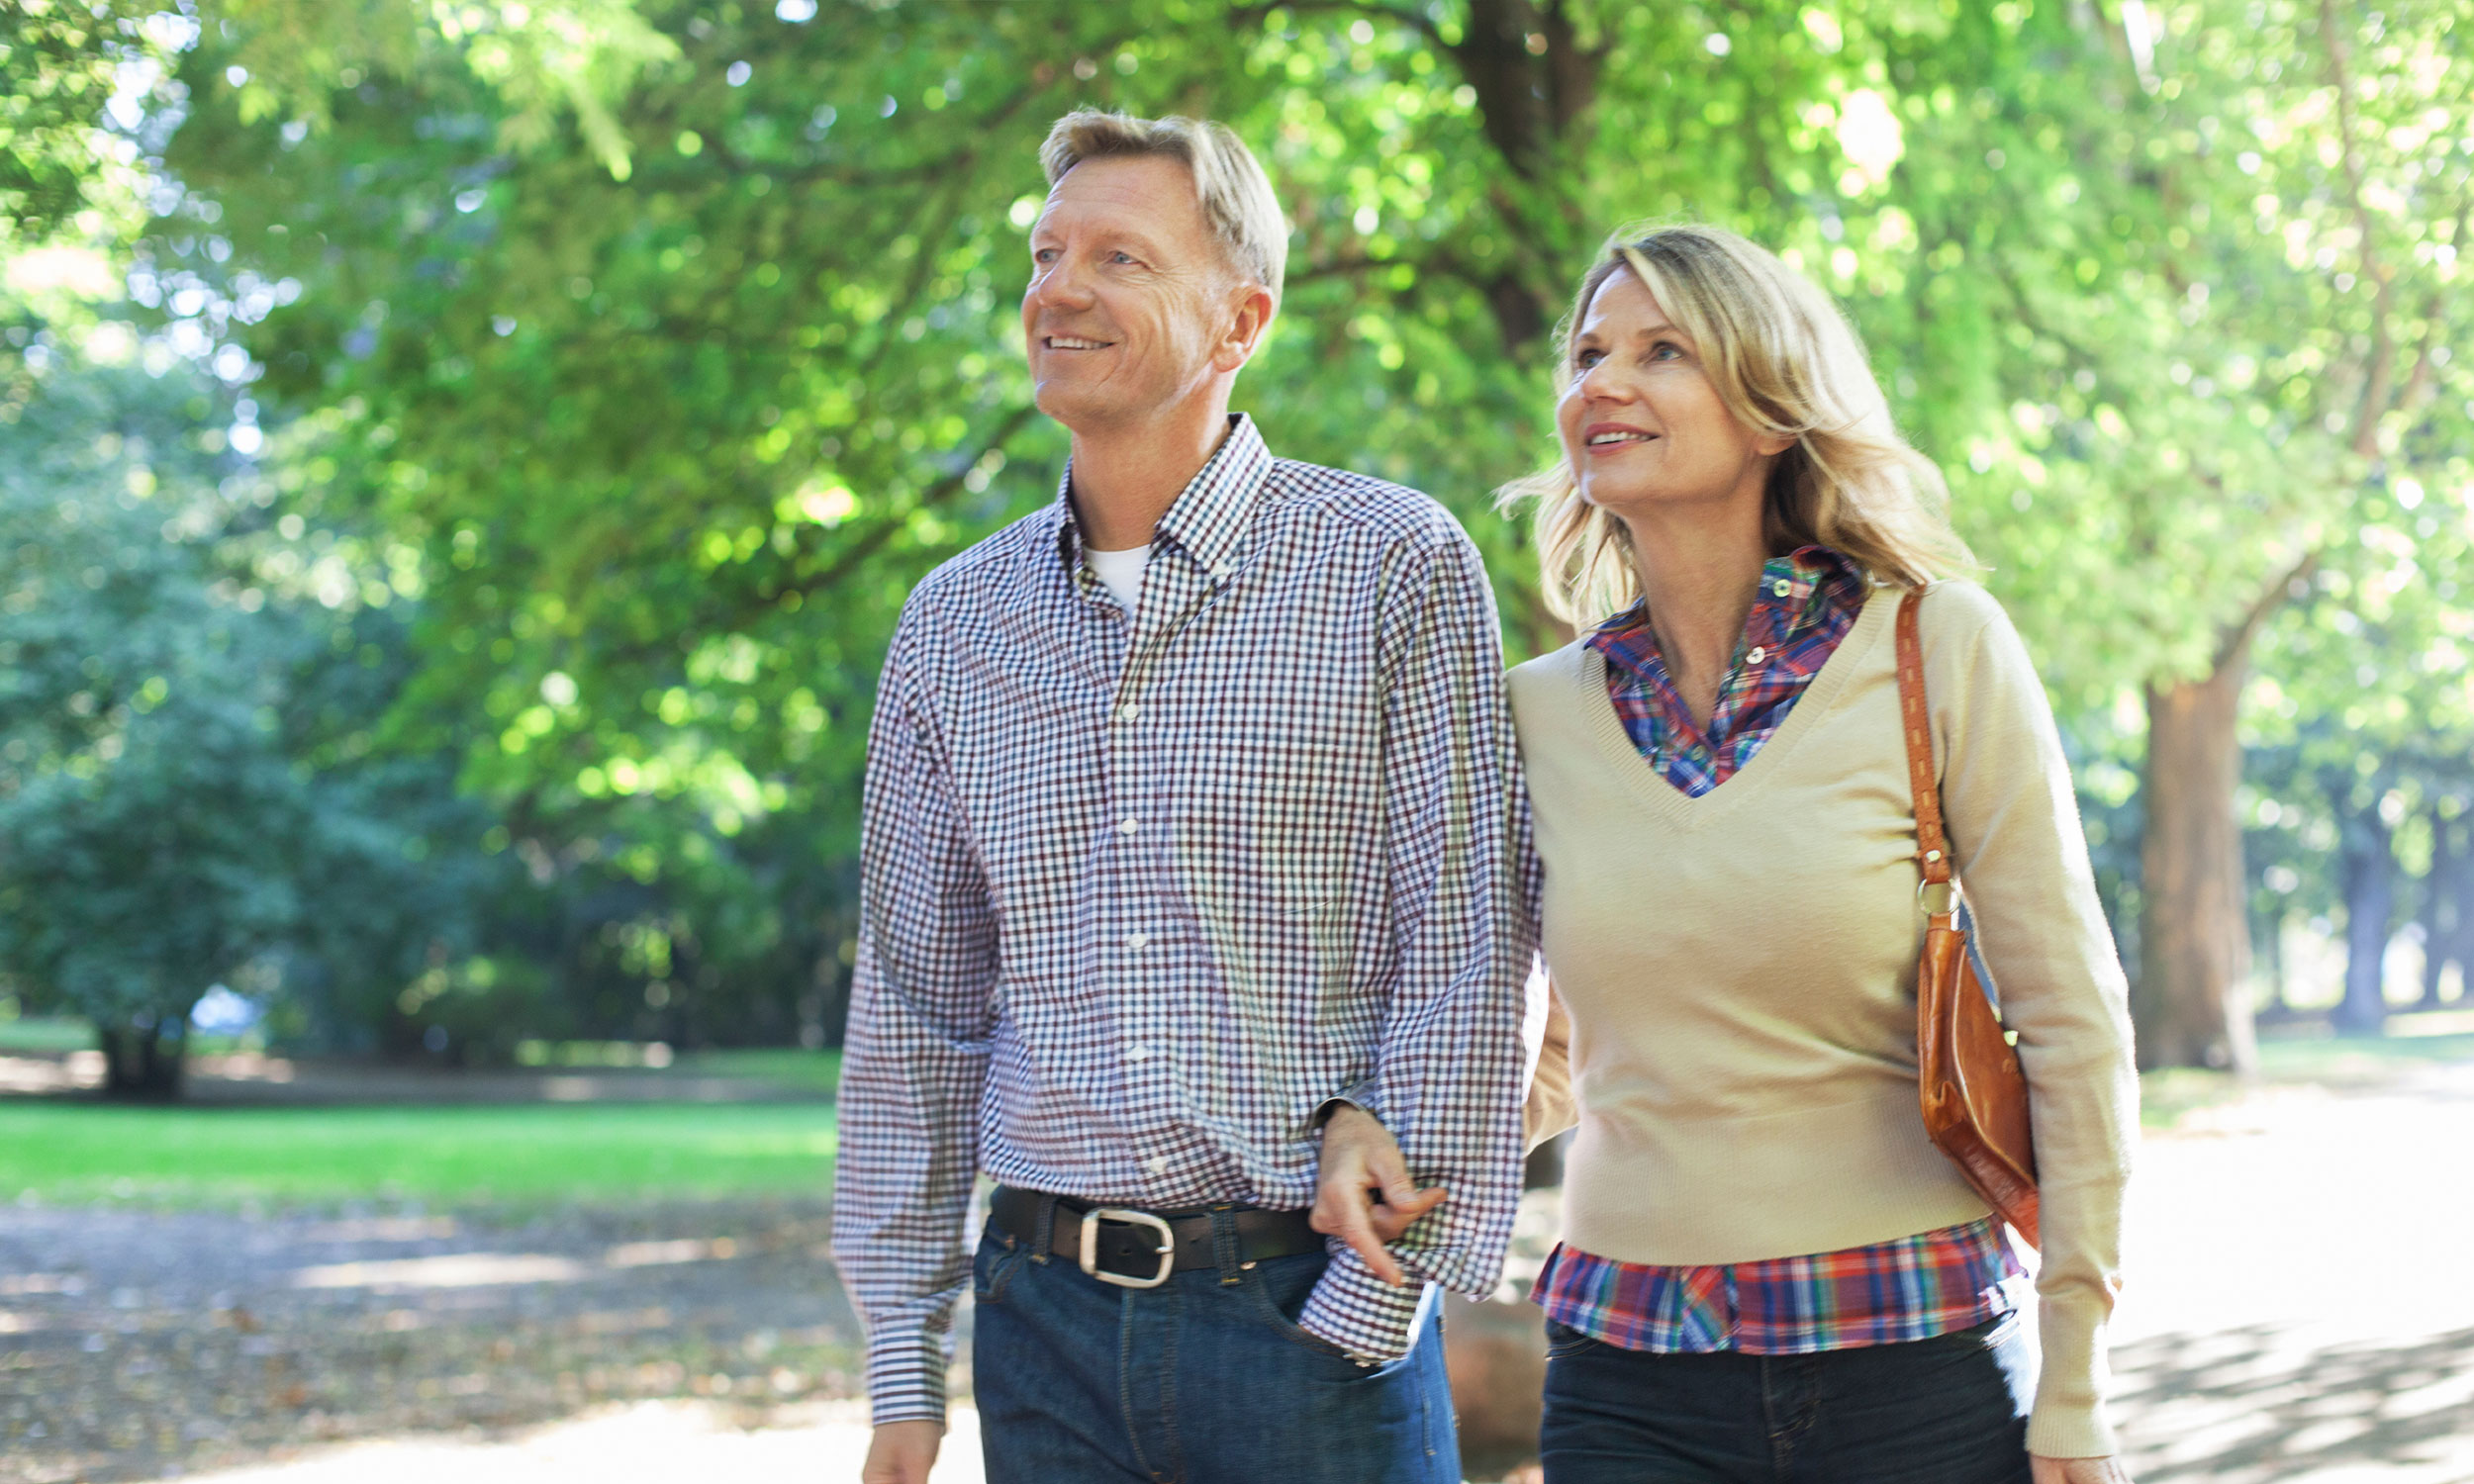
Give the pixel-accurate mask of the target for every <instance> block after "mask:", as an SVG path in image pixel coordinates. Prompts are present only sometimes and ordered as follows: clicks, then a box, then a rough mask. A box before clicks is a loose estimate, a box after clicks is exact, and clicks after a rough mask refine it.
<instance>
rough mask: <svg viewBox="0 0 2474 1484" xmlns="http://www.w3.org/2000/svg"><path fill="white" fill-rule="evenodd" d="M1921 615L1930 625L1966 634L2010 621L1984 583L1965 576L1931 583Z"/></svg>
mask: <svg viewBox="0 0 2474 1484" xmlns="http://www.w3.org/2000/svg"><path fill="white" fill-rule="evenodd" d="M1921 616H1922V617H1923V620H1924V622H1925V623H1926V624H1927V625H1932V624H1937V623H1938V624H1940V625H1941V626H1942V627H1943V628H1945V629H1951V630H1956V631H1958V632H1962V633H1973V632H1975V631H1977V630H1980V629H1984V628H1987V627H1990V626H1992V625H1994V624H2004V625H2006V624H2008V623H2009V622H2010V615H2009V614H2007V613H2005V612H2004V611H2003V610H2002V603H2001V600H2000V599H1998V598H1995V597H1994V596H1993V595H1992V594H1990V593H1988V592H1986V591H1985V590H1984V587H1983V585H1982V584H1980V583H1972V582H1969V581H1968V580H1967V579H1965V578H1963V577H1946V578H1943V579H1942V580H1940V581H1939V582H1936V583H1933V584H1931V585H1929V586H1927V587H1926V589H1925V590H1924V612H1923V614H1922V615H1921Z"/></svg>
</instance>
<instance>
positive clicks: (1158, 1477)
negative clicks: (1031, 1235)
mask: <svg viewBox="0 0 2474 1484" xmlns="http://www.w3.org/2000/svg"><path fill="white" fill-rule="evenodd" d="M1066 1219H1070V1218H1066ZM1222 1250H1223V1251H1224V1252H1233V1246H1232V1244H1229V1243H1223V1244H1222ZM1330 1260H1331V1259H1330V1258H1329V1257H1327V1256H1325V1255H1324V1254H1323V1253H1321V1252H1305V1253H1300V1254H1298V1255H1296V1256H1291V1257H1272V1258H1268V1259H1266V1260H1263V1261H1260V1262H1257V1263H1255V1264H1253V1265H1252V1266H1251V1267H1242V1266H1239V1265H1237V1264H1235V1263H1234V1262H1233V1261H1232V1262H1230V1263H1229V1264H1228V1265H1225V1266H1222V1267H1219V1268H1207V1267H1206V1268H1195V1269H1192V1270H1189V1271H1187V1272H1181V1273H1176V1274H1173V1275H1172V1276H1171V1277H1170V1278H1169V1280H1168V1282H1167V1283H1165V1284H1163V1285H1161V1286H1160V1287H1158V1288H1150V1289H1136V1288H1118V1287H1114V1286H1112V1285H1109V1284H1106V1283H1102V1282H1100V1281H1099V1280H1097V1279H1096V1278H1093V1277H1090V1276H1088V1275H1086V1274H1085V1273H1084V1272H1083V1271H1082V1270H1081V1269H1080V1268H1078V1267H1076V1266H1075V1265H1074V1263H1073V1262H1072V1260H1071V1259H1069V1258H1065V1257H1048V1258H1046V1259H1045V1260H1042V1259H1041V1258H1040V1257H1038V1256H1034V1255H1033V1253H1032V1251H1031V1243H1030V1242H1029V1241H1026V1240H1015V1239H1012V1238H1008V1237H1007V1236H1005V1235H1004V1234H1002V1233H1000V1232H999V1231H998V1230H997V1229H996V1228H995V1227H993V1226H992V1227H991V1228H989V1230H988V1231H987V1232H986V1233H985V1234H984V1235H983V1236H982V1237H981V1239H980V1247H979V1253H978V1255H977V1256H976V1257H975V1258H974V1259H973V1262H972V1265H971V1283H972V1289H973V1293H974V1295H975V1299H976V1310H975V1313H974V1317H973V1320H972V1341H971V1347H972V1362H971V1370H972V1384H973V1386H974V1388H975V1389H976V1391H977V1393H978V1401H979V1410H980V1439H981V1445H982V1447H983V1448H984V1449H985V1451H986V1454H987V1459H988V1478H989V1484H1063V1481H1067V1480H1073V1481H1076V1484H1086V1481H1092V1484H1096V1481H1102V1480H1118V1481H1127V1484H1266V1481H1272V1480H1277V1481H1279V1484H1459V1481H1460V1477H1461V1458H1460V1447H1459V1443H1458V1440H1457V1438H1455V1436H1454V1434H1453V1431H1452V1392H1451V1387H1450V1385H1449V1383H1448V1382H1447V1381H1446V1380H1445V1378H1444V1370H1443V1328H1442V1323H1441V1318H1440V1315H1439V1314H1438V1315H1436V1316H1435V1317H1431V1318H1428V1319H1427V1320H1426V1321H1425V1322H1424V1326H1423V1328H1422V1329H1421V1330H1420V1332H1419V1333H1418V1335H1417V1341H1416V1344H1415V1345H1412V1346H1411V1347H1410V1349H1409V1353H1408V1354H1407V1355H1406V1356H1404V1357H1402V1358H1401V1359H1398V1360H1395V1361H1393V1362H1391V1363H1390V1364H1388V1365H1380V1366H1366V1367H1361V1366H1360V1365H1359V1364H1358V1363H1357V1362H1356V1361H1354V1360H1351V1359H1350V1358H1349V1357H1348V1356H1347V1355H1345V1354H1343V1353H1341V1352H1340V1351H1339V1350H1338V1349H1337V1348H1336V1347H1334V1346H1332V1345H1327V1344H1325V1343H1324V1342H1323V1341H1321V1340H1318V1339H1316V1338H1315V1337H1314V1336H1312V1335H1309V1334H1307V1333H1306V1332H1305V1331H1304V1330H1301V1329H1299V1328H1298V1327H1297V1325H1296V1315H1297V1312H1298V1310H1300V1309H1302V1308H1303V1307H1304V1306H1305V1300H1306V1295H1307V1294H1308V1293H1310V1292H1311V1291H1312V1290H1313V1288H1314V1282H1315V1279H1317V1278H1319V1277H1321V1276H1322V1273H1323V1269H1324V1267H1325V1266H1326V1265H1327V1264H1328V1263H1329V1262H1330Z"/></svg>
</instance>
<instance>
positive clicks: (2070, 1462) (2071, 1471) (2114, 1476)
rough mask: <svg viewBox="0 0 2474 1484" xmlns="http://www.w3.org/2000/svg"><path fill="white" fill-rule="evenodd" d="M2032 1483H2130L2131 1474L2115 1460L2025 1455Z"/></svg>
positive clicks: (2039, 1454)
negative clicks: (2033, 1480) (2033, 1481)
mask: <svg viewBox="0 0 2474 1484" xmlns="http://www.w3.org/2000/svg"><path fill="white" fill-rule="evenodd" d="M2028 1470H2029V1473H2030V1475H2031V1476H2032V1477H2033V1478H2034V1479H2035V1481H2036V1484H2131V1471H2130V1470H2129V1469H2127V1468H2124V1467H2123V1466H2122V1463H2121V1460H2119V1459H2116V1458H2047V1457H2046V1456H2045V1455H2043V1454H2042V1453H2032V1454H2030V1455H2029V1456H2028Z"/></svg>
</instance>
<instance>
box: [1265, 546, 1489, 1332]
mask: <svg viewBox="0 0 2474 1484" xmlns="http://www.w3.org/2000/svg"><path fill="white" fill-rule="evenodd" d="M1390 587H1391V589H1392V591H1390V592H1388V593H1386V594H1385V595H1384V598H1383V600H1382V606H1381V612H1382V615H1383V616H1382V624H1383V631H1382V635H1381V638H1380V642H1381V645H1382V650H1383V653H1382V670H1381V674H1382V680H1383V686H1384V696H1383V706H1384V715H1383V729H1384V735H1383V769H1384V789H1385V796H1384V803H1383V822H1384V828H1385V833H1386V838H1387V842H1388V850H1389V859H1388V861H1387V863H1386V865H1387V868H1388V870H1389V873H1390V894H1391V926H1392V936H1393V943H1394V946H1395V950H1396V958H1395V960H1394V963H1393V965H1392V983H1391V993H1390V998H1389V1005H1388V1008H1387V1011H1386V1014H1385V1018H1384V1023H1383V1031H1382V1034H1381V1037H1380V1041H1379V1042H1378V1045H1377V1048H1376V1065H1375V1068H1374V1074H1373V1076H1372V1077H1371V1078H1370V1080H1369V1083H1368V1084H1364V1086H1365V1088H1366V1092H1367V1095H1366V1097H1365V1099H1364V1106H1366V1107H1367V1109H1368V1111H1370V1112H1372V1113H1374V1114H1375V1115H1376V1116H1377V1117H1379V1118H1380V1119H1381V1120H1382V1122H1383V1125H1384V1127H1385V1128H1387V1129H1388V1130H1389V1131H1390V1132H1391V1135H1392V1137H1393V1138H1394V1139H1396V1140H1398V1141H1399V1145H1400V1150H1401V1154H1402V1156H1403V1158H1404V1159H1406V1161H1407V1164H1408V1167H1409V1173H1410V1175H1411V1177H1412V1178H1414V1179H1415V1180H1416V1181H1417V1182H1418V1183H1419V1184H1420V1185H1441V1186H1443V1187H1444V1188H1445V1189H1447V1190H1448V1191H1450V1192H1451V1194H1450V1197H1449V1198H1448V1199H1447V1200H1446V1201H1445V1202H1444V1204H1443V1205H1442V1206H1441V1207H1440V1208H1439V1209H1437V1210H1436V1211H1435V1212H1434V1213H1433V1214H1431V1215H1429V1216H1427V1217H1425V1218H1424V1219H1423V1220H1421V1221H1419V1222H1418V1223H1417V1225H1416V1226H1414V1227H1412V1228H1411V1229H1410V1230H1409V1231H1408V1233H1407V1234H1406V1235H1405V1236H1403V1237H1402V1238H1401V1240H1400V1241H1399V1242H1398V1243H1396V1244H1394V1245H1393V1248H1392V1252H1393V1253H1394V1255H1395V1256H1396V1257H1397V1258H1398V1260H1399V1262H1400V1265H1401V1267H1402V1269H1403V1270H1404V1271H1405V1272H1406V1273H1407V1274H1408V1275H1409V1277H1410V1278H1411V1279H1412V1281H1411V1282H1410V1283H1409V1285H1408V1286H1407V1287H1405V1288H1393V1287H1391V1286H1389V1285H1388V1284H1386V1283H1384V1282H1382V1281H1381V1280H1380V1279H1379V1278H1377V1277H1376V1276H1375V1275H1374V1274H1373V1273H1372V1272H1371V1271H1369V1270H1368V1269H1367V1267H1366V1265H1365V1263H1364V1262H1363V1261H1362V1260H1361V1259H1360V1258H1359V1257H1358V1255H1357V1254H1356V1253H1355V1252H1351V1251H1349V1250H1348V1249H1347V1248H1345V1247H1343V1248H1339V1249H1338V1250H1337V1251H1335V1252H1333V1254H1332V1264H1331V1267H1330V1269H1329V1270H1328V1271H1327V1272H1326V1273H1325V1274H1324V1276H1323V1280H1322V1282H1321V1283H1320V1284H1319V1285H1317V1287H1316V1288H1315V1291H1314V1293H1313V1295H1312V1296H1311V1297H1309V1298H1308V1299H1307V1301H1306V1305H1305V1309H1304V1312H1303V1313H1302V1314H1301V1315H1300V1316H1299V1318H1298V1323H1299V1324H1300V1325H1301V1326H1302V1327H1303V1328H1305V1329H1306V1330H1308V1331H1309V1332H1311V1333H1313V1334H1316V1335H1319V1336H1321V1337H1322V1338H1324V1339H1326V1340H1329V1341H1331V1342H1332V1343H1334V1344H1336V1345H1340V1346H1341V1347H1342V1348H1344V1349H1346V1350H1348V1351H1349V1352H1350V1353H1351V1354H1352V1355H1354V1356H1356V1357H1357V1358H1359V1359H1361V1360H1376V1361H1380V1360H1389V1359H1393V1358H1396V1357H1397V1356H1399V1355H1400V1354H1402V1353H1404V1352H1405V1351H1406V1349H1407V1345H1408V1328H1409V1324H1410V1322H1411V1320H1412V1319H1413V1318H1414V1317H1415V1313H1416V1307H1417V1302H1418V1295H1419V1291H1420V1288H1419V1284H1418V1283H1417V1282H1416V1281H1415V1280H1417V1279H1424V1280H1426V1281H1428V1282H1433V1283H1438V1284H1441V1285H1442V1286H1444V1287H1446V1288H1449V1289H1452V1290H1454V1291H1455V1292H1459V1293H1464V1294H1467V1295H1469V1296H1471V1297H1473V1298H1475V1297H1481V1296H1483V1295H1484V1294H1485V1293H1487V1292H1488V1291H1490V1290H1491V1289H1492V1288H1493V1286H1494V1282H1495V1278H1496V1276H1497V1274H1498V1273H1499V1272H1500V1271H1501V1269H1502V1265H1503V1254H1504V1250H1505V1248H1506V1247H1507V1246H1508V1245H1509V1243H1510V1241H1511V1234H1512V1216H1513V1212H1514V1210H1515V1209H1516V1207H1517V1206H1518V1205H1519V1201H1520V1168H1521V1159H1520V1157H1521V1080H1522V1075H1523V1073H1524V1071H1525V1070H1526V1067H1525V1066H1524V1064H1525V1062H1526V1060H1527V1058H1526V1048H1525V1046H1524V1044H1523V1042H1522V1039H1521V1025H1522V1018H1523V1015H1524V1012H1525V1010H1526V1007H1527V1002H1526V996H1525V985H1526V981H1527V978H1528V973H1529V966H1530V959H1531V956H1532V954H1533V952H1534V950H1535V947H1536V943H1535V937H1536V935H1535V932H1534V930H1533V928H1532V926H1531V923H1532V918H1531V914H1530V912H1529V910H1528V902H1527V892H1526V890H1525V886H1524V881H1523V878H1522V874H1521V872H1522V868H1521V866H1520V864H1519V861H1518V855H1519V852H1520V848H1521V837H1522V834H1523V830H1522V825H1523V822H1524V821H1525V819H1526V817H1527V814H1526V809H1525V807H1524V798H1523V795H1522V791H1521V782H1520V772H1519V762H1518V759H1517V756H1516V754H1515V752H1514V749H1513V741H1512V726H1511V715H1510V711H1509V708H1508V706H1507V704H1506V702H1505V698H1504V692H1503V670H1502V650H1501V643H1500V640H1499V638H1498V631H1497V629H1496V625H1495V614H1494V600H1493V595H1492V593H1491V591H1490V590H1489V589H1488V587H1487V585H1486V579H1485V573H1484V570H1483V568H1482V567H1481V566H1480V565H1479V563H1478V560H1477V553H1476V550H1475V547H1473V546H1471V545H1470V543H1469V541H1468V539H1467V538H1466V537H1465V536H1461V535H1460V534H1459V533H1458V532H1457V531H1456V532H1454V533H1453V538H1452V539H1451V540H1449V541H1447V542H1441V543H1438V545H1437V546H1436V547H1435V548H1434V549H1432V550H1430V551H1427V552H1425V553H1422V554H1421V556H1420V558H1419V560H1417V561H1415V562H1410V563H1404V564H1403V570H1402V572H1401V574H1400V578H1399V579H1398V580H1397V581H1395V582H1394V583H1392V584H1391V585H1390ZM1353 1090H1355V1089H1353ZM1352 1100H1353V1101H1354V1100H1357V1099H1352Z"/></svg>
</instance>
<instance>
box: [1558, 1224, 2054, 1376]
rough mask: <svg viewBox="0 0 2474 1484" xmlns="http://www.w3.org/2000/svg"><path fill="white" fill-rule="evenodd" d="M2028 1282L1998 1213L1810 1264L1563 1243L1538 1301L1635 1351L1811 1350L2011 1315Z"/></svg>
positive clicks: (1888, 1340)
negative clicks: (1645, 1259)
mask: <svg viewBox="0 0 2474 1484" xmlns="http://www.w3.org/2000/svg"><path fill="white" fill-rule="evenodd" d="M2021 1276H2023V1271H2022V1269H2021V1268H2020V1266H2019V1259H2018V1258H2017V1257H2015V1256H2013V1255H2012V1254H2011V1251H2010V1244H2009V1242H2008V1241H2007V1240H2005V1239H2004V1238H2003V1236H2002V1232H2001V1225H2000V1223H1999V1221H1998V1220H1996V1219H1995V1218H1993V1217H1990V1216H1988V1217H1985V1218H1984V1219H1982V1220H1981V1221H1971V1222H1968V1223H1967V1224H1965V1225H1964V1226H1955V1227H1945V1228H1943V1229H1942V1230H1941V1231H1938V1232H1926V1233H1924V1234H1923V1235H1922V1236H1917V1237H1902V1238H1900V1239H1899V1240H1897V1241H1896V1242H1881V1243H1875V1244H1874V1245H1873V1246H1871V1247H1858V1248H1850V1249H1848V1250H1847V1251H1845V1252H1822V1253H1820V1254H1818V1255H1815V1256H1810V1257H1774V1258H1771V1259H1770V1260H1768V1261H1765V1262H1738V1263H1734V1264H1732V1265H1729V1266H1722V1267H1654V1266H1649V1265H1645V1264H1641V1263H1634V1262H1618V1261H1616V1260H1615V1259H1613V1258H1612V1257H1599V1256H1593V1255H1591V1254H1590V1253H1588V1252H1581V1251H1579V1250H1578V1249H1576V1248H1570V1247H1558V1248H1557V1249H1556V1250H1555V1251H1554V1252H1551V1253H1549V1254H1548V1256H1547V1262H1546V1266H1545V1267H1544V1268H1543V1269H1541V1270H1540V1272H1539V1273H1538V1283H1537V1287H1536V1288H1534V1289H1533V1290H1531V1293H1530V1298H1531V1299H1532V1300H1533V1301H1534V1302H1536V1303H1537V1304H1539V1305H1540V1306H1541V1307H1543V1308H1544V1309H1545V1310H1546V1312H1547V1315H1548V1317H1549V1318H1552V1319H1555V1320H1557V1321H1559V1322H1561V1323H1563V1324H1567V1325H1570V1326H1571V1327H1572V1328H1573V1329H1575V1330H1578V1331H1580V1332H1581V1333H1582V1334H1584V1335H1588V1336H1592V1337H1594V1338H1596V1339H1598V1340H1603V1341H1605V1342H1606V1343H1607V1344H1608V1345H1620V1346H1622V1347H1623V1348H1625V1349H1628V1350H1657V1351H1661V1352H1664V1353H1668V1354H1672V1353H1675V1352H1678V1351H1701V1350H1743V1351H1745V1352H1747V1353H1749V1354H1755V1355H1803V1354H1810V1353H1811V1352H1813V1351H1815V1350H1844V1349H1853V1348H1855V1347H1856V1346H1858V1345H1893V1344H1896V1343H1898V1342H1900V1341H1905V1340H1930V1339H1932V1338H1933V1337H1934V1336H1936V1335H1947V1334H1949V1333H1950V1332H1951V1331H1952V1330H1963V1329H1966V1328H1967V1327H1968V1326H1970V1325H1979V1324H1982V1323H1984V1322H1985V1321H1986V1320H1988V1319H1994V1318H1998V1317H1999V1316H2001V1315H2004V1314H2008V1313H2009V1312H2010V1311H2011V1310H2012V1309H2014V1308H2016V1307H2017V1301H2016V1300H2015V1299H2014V1298H2013V1297H2012V1296H2011V1292H2010V1289H2011V1286H2012V1282H2011V1280H2012V1279H2015V1278H2018V1277H2021Z"/></svg>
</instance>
